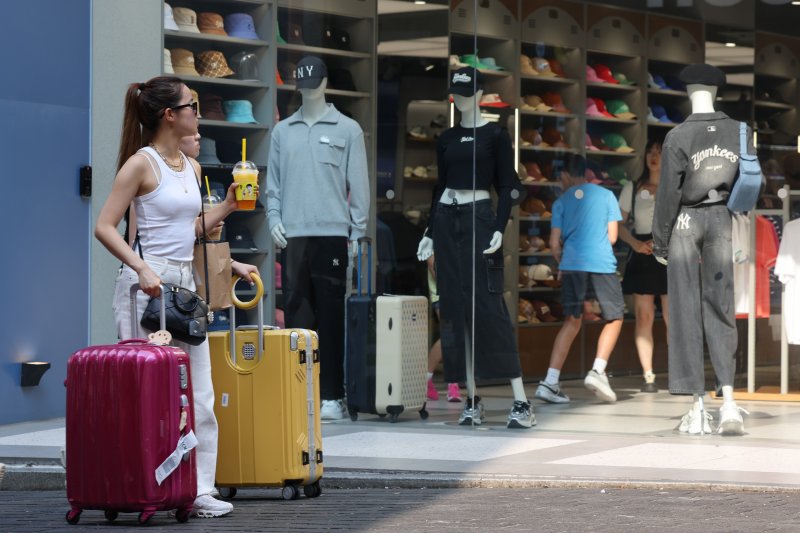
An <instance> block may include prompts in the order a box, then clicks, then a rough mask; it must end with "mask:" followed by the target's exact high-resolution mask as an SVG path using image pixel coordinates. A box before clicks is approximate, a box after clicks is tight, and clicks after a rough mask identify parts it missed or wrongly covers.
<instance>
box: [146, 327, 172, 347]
mask: <svg viewBox="0 0 800 533" xmlns="http://www.w3.org/2000/svg"><path fill="white" fill-rule="evenodd" d="M147 339H148V340H149V341H150V343H151V344H156V345H158V346H166V345H168V344H169V343H171V342H172V333H170V332H169V331H167V330H165V329H160V330H158V331H156V332H153V333H151V334H150V335H148V336H147Z"/></svg>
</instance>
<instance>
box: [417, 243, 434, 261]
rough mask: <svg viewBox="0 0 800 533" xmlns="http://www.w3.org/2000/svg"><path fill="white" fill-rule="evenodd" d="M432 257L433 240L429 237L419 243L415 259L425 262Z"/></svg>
mask: <svg viewBox="0 0 800 533" xmlns="http://www.w3.org/2000/svg"><path fill="white" fill-rule="evenodd" d="M432 255H433V239H431V238H430V237H423V238H422V240H420V241H419V246H418V247H417V259H419V260H420V261H425V260H427V259H428V258H429V257H430V256H432Z"/></svg>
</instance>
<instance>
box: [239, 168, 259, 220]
mask: <svg viewBox="0 0 800 533" xmlns="http://www.w3.org/2000/svg"><path fill="white" fill-rule="evenodd" d="M233 181H235V182H236V183H238V184H239V187H237V188H236V202H237V203H238V204H239V210H241V211H252V210H253V209H255V208H256V198H257V197H258V193H257V191H258V168H257V167H256V165H255V163H253V162H252V161H239V162H238V163H236V166H234V167H233Z"/></svg>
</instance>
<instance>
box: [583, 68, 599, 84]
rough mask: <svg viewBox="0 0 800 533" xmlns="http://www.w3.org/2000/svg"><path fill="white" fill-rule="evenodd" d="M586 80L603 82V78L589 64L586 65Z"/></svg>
mask: <svg viewBox="0 0 800 533" xmlns="http://www.w3.org/2000/svg"><path fill="white" fill-rule="evenodd" d="M586 81H596V82H600V83H603V80H601V79H600V77H599V76H598V75H597V72H596V71H595V70H594V69H593V68H592V66H591V65H586Z"/></svg>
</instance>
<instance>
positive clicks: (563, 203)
mask: <svg viewBox="0 0 800 533" xmlns="http://www.w3.org/2000/svg"><path fill="white" fill-rule="evenodd" d="M576 195H577V196H576ZM578 197H580V198H578ZM620 220H622V215H621V213H620V212H619V205H618V204H617V199H616V198H615V197H614V194H613V193H612V192H611V191H609V190H608V189H605V188H603V187H600V186H599V185H595V184H593V183H584V184H583V185H578V186H575V187H570V188H569V189H567V190H566V191H565V192H564V194H562V195H561V197H560V198H559V199H558V200H556V201H555V203H553V221H552V227H554V228H560V229H561V240H562V241H563V243H564V245H563V251H562V254H561V264H560V265H559V268H560V269H561V270H577V271H580V272H596V273H598V274H613V273H614V272H616V271H617V258H616V257H614V251H613V249H612V248H611V243H610V242H609V241H608V223H609V222H614V221H620Z"/></svg>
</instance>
